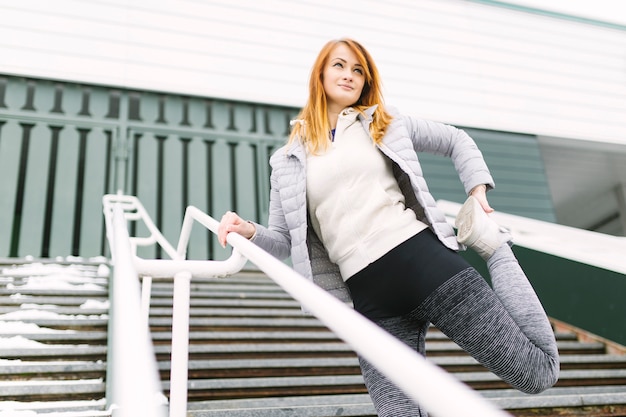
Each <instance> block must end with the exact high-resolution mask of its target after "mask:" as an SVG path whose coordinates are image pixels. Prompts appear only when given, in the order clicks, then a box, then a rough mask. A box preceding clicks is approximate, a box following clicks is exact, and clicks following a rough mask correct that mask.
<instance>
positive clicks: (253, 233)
mask: <svg viewBox="0 0 626 417" xmlns="http://www.w3.org/2000/svg"><path fill="white" fill-rule="evenodd" d="M248 224H249V225H250V226H252V234H251V235H250V237H249V238H248V240H252V239H254V237H255V236H256V226H255V225H254V223H252V222H251V221H250V220H248Z"/></svg>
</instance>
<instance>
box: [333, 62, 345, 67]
mask: <svg viewBox="0 0 626 417" xmlns="http://www.w3.org/2000/svg"><path fill="white" fill-rule="evenodd" d="M333 67H339V68H343V64H342V63H341V62H335V63H334V64H333Z"/></svg>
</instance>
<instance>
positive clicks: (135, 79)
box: [0, 0, 626, 144]
mask: <svg viewBox="0 0 626 417" xmlns="http://www.w3.org/2000/svg"><path fill="white" fill-rule="evenodd" d="M341 36H350V37H353V38H355V39H357V40H359V41H361V42H362V43H363V44H364V45H365V46H366V47H367V48H368V49H369V50H370V52H372V54H373V55H374V57H375V59H376V60H377V62H378V64H379V67H380V70H381V72H382V75H383V77H384V80H385V88H386V98H387V102H388V104H392V105H394V106H396V107H399V108H400V110H402V111H404V112H409V113H413V114H415V115H418V116H421V117H425V118H430V119H434V120H439V121H444V122H448V123H451V124H455V125H461V126H472V127H479V128H486V129H497V130H506V131H513V132H522V133H532V134H538V135H544V136H553V137H562V138H568V139H584V140H599V141H604V142H611V143H623V144H626V30H620V29H619V28H618V29H612V28H606V27H600V26H595V25H590V24H584V23H579V22H574V21H567V20H564V19H557V18H554V17H548V16H540V15H537V14H531V13H524V12H519V11H514V10H510V9H506V8H501V7H495V6H491V5H485V4H480V3H475V2H471V1H461V0H391V1H385V2H380V1H367V0H344V1H341V2H337V1H330V0H320V1H313V0H309V1H291V0H264V1H251V0H250V1H247V0H213V1H208V0H135V1H131V0H55V1H49V0H21V1H19V2H16V1H14V0H0V57H1V58H0V73H6V74H18V75H25V76H33V77H44V78H54V79H63V80H71V81H78V82H88V83H98V84H107V85H116V86H122V87H129V88H136V89H149V90H161V91H169V92H178V93H183V94H190V95H202V96H211V97H219V98H228V99H235V100H244V101H253V102H261V103H271V104H282V105H293V106H301V105H302V104H303V103H304V100H305V97H306V92H307V91H306V88H307V82H308V75H309V69H310V66H311V64H312V62H313V60H314V58H315V56H316V54H317V52H318V51H319V49H320V48H321V46H322V45H323V44H324V43H325V42H326V41H327V40H328V39H330V38H336V37H341Z"/></svg>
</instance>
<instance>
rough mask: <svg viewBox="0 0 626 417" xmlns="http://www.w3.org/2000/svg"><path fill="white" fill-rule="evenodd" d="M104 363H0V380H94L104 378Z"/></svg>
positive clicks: (20, 361)
mask: <svg viewBox="0 0 626 417" xmlns="http://www.w3.org/2000/svg"><path fill="white" fill-rule="evenodd" d="M105 372H106V363H104V362H81V361H62V362H60V361H54V362H37V361H22V360H2V361H0V378H1V379H2V380H7V379H11V380H28V379H38V380H42V379H44V378H54V379H61V380H68V379H94V378H104V375H105Z"/></svg>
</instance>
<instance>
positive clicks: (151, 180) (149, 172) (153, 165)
mask: <svg viewBox="0 0 626 417" xmlns="http://www.w3.org/2000/svg"><path fill="white" fill-rule="evenodd" d="M131 137H132V138H133V139H132V140H133V143H134V146H133V166H132V168H131V175H132V176H133V177H134V178H133V182H134V184H135V186H134V189H131V190H130V192H131V194H133V195H136V196H137V198H139V200H140V201H141V202H142V203H143V205H144V207H145V209H146V210H147V211H148V213H150V214H151V216H152V218H153V220H154V221H155V223H156V222H158V217H159V213H158V209H157V168H158V166H157V161H158V159H157V158H158V146H157V139H156V137H155V136H154V135H153V134H150V133H144V134H141V135H137V134H132V135H131ZM139 227H142V226H139ZM157 227H159V225H158V224H157ZM136 233H138V234H139V235H140V236H146V235H147V233H148V230H147V229H145V228H142V230H137V232H136ZM137 253H138V255H139V256H142V257H147V258H153V257H155V256H156V251H155V248H146V247H144V248H141V250H140V251H138V252H137Z"/></svg>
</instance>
